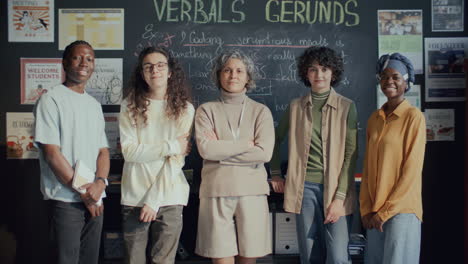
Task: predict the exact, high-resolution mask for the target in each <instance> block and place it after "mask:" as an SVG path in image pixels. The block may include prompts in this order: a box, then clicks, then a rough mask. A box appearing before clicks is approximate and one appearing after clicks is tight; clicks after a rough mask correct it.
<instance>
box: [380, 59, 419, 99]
mask: <svg viewBox="0 0 468 264" xmlns="http://www.w3.org/2000/svg"><path fill="white" fill-rule="evenodd" d="M386 68H392V69H394V70H396V71H398V72H399V73H400V74H401V75H402V76H403V78H405V80H406V81H407V82H408V86H407V87H406V90H405V92H407V91H409V89H410V88H411V86H410V83H414V68H413V64H412V63H411V61H410V60H409V59H408V58H406V57H405V56H403V55H401V54H400V53H393V54H390V55H389V54H386V55H382V56H381V57H380V58H379V60H378V61H377V69H376V70H377V80H380V74H382V72H383V71H384V70H385V69H386Z"/></svg>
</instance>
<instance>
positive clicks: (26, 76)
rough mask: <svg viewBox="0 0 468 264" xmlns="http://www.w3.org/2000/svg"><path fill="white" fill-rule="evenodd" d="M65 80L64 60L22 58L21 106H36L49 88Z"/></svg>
mask: <svg viewBox="0 0 468 264" xmlns="http://www.w3.org/2000/svg"><path fill="white" fill-rule="evenodd" d="M64 80H65V73H64V72H63V69H62V59H55V58H48V59H47V58H46V59H43V58H42V59H41V58H21V104H35V103H36V101H37V99H39V97H40V96H41V95H42V94H44V93H46V92H47V90H48V89H49V88H51V87H54V86H56V85H58V84H60V83H62V82H63V81H64Z"/></svg>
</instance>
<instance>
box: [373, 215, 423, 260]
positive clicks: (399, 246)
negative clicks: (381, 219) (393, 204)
mask: <svg viewBox="0 0 468 264" xmlns="http://www.w3.org/2000/svg"><path fill="white" fill-rule="evenodd" d="M420 246H421V221H419V219H418V218H417V217H416V215H414V214H397V215H395V216H393V217H392V218H390V219H389V220H388V221H387V222H385V224H384V225H383V232H380V231H378V230H376V229H368V230H367V246H366V253H365V256H364V262H365V263H366V264H374V263H379V264H380V263H382V264H391V263H394V264H397V263H398V264H399V263H405V264H413V263H415V264H416V263H419V251H420Z"/></svg>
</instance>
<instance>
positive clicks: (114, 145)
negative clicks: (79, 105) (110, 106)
mask: <svg viewBox="0 0 468 264" xmlns="http://www.w3.org/2000/svg"><path fill="white" fill-rule="evenodd" d="M104 120H105V121H106V136H107V142H108V143H109V154H110V158H111V159H122V148H121V146H120V133H119V113H104Z"/></svg>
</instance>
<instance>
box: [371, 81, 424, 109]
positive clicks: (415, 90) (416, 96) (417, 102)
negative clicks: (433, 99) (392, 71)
mask: <svg viewBox="0 0 468 264" xmlns="http://www.w3.org/2000/svg"><path fill="white" fill-rule="evenodd" d="M405 99H406V100H408V102H409V103H410V104H411V105H412V106H414V107H417V108H419V110H421V86H420V85H415V84H411V89H410V90H409V91H408V92H406V93H405ZM386 102H387V97H386V96H385V95H384V94H383V92H382V90H381V89H380V85H377V108H381V107H382V105H383V104H385V103H386Z"/></svg>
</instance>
